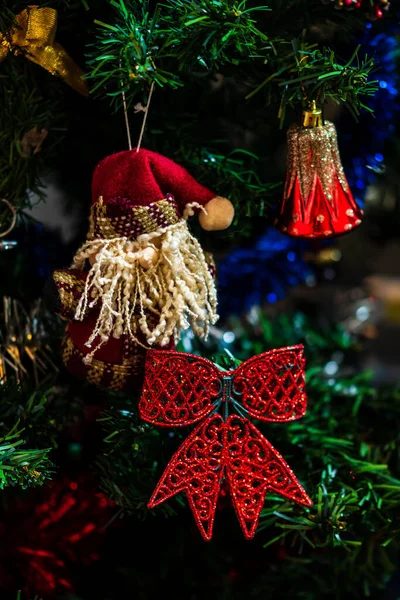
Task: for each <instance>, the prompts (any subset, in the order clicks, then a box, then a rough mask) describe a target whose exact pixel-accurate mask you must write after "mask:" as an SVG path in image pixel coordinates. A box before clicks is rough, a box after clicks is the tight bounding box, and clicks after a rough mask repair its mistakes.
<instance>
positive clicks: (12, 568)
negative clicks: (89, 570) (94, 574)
mask: <svg viewBox="0 0 400 600" xmlns="http://www.w3.org/2000/svg"><path fill="white" fill-rule="evenodd" d="M95 485H96V484H95V482H91V481H90V477H87V476H86V477H78V478H75V479H73V480H71V479H68V478H63V479H62V480H61V481H53V482H51V483H50V485H49V486H46V487H43V488H40V489H35V490H32V491H29V493H28V492H25V493H24V494H20V495H18V496H17V497H15V494H13V492H12V491H11V492H9V493H7V492H3V494H5V504H6V505H7V509H6V511H5V512H4V514H3V515H1V516H0V539H2V540H7V543H6V544H5V543H3V544H1V547H0V590H3V591H4V590H10V591H15V590H17V589H24V591H25V593H26V595H27V597H29V598H30V597H33V596H35V595H36V594H37V595H38V597H43V598H52V597H60V596H59V594H61V593H65V592H70V593H73V591H74V581H73V577H72V573H73V569H74V567H75V565H76V563H78V564H80V565H81V566H83V567H85V566H89V565H90V564H91V563H93V561H96V560H98V559H99V558H100V554H99V551H100V549H101V541H102V539H103V536H104V529H103V528H104V526H105V525H106V524H107V523H108V522H109V520H110V519H111V517H112V514H113V511H112V508H113V507H114V503H113V502H111V501H110V500H108V499H107V498H106V496H105V495H104V494H102V493H99V492H98V491H96V489H95ZM96 487H97V486H96ZM0 595H1V594H0Z"/></svg>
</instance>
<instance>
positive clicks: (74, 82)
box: [0, 6, 89, 96]
mask: <svg viewBox="0 0 400 600" xmlns="http://www.w3.org/2000/svg"><path fill="white" fill-rule="evenodd" d="M15 22H16V24H15V26H14V27H12V29H10V30H9V31H8V32H7V33H0V62H2V61H3V60H4V59H5V57H6V56H7V54H8V53H9V52H13V53H14V54H15V55H18V54H24V55H25V56H26V57H27V58H29V60H31V61H32V62H34V63H36V64H37V65H40V66H41V67H43V68H44V69H46V71H48V72H49V73H51V74H52V75H59V76H60V77H62V78H63V79H64V81H65V82H66V83H68V85H70V86H71V87H73V88H74V90H76V91H77V92H79V93H80V94H82V95H84V96H87V95H88V94H89V90H88V87H87V84H86V82H85V81H84V80H83V79H82V75H84V73H83V71H82V70H81V69H80V68H79V67H78V65H76V64H75V63H74V61H73V60H72V58H71V57H70V56H68V54H67V52H66V51H65V50H64V48H63V47H62V46H61V45H60V44H58V43H57V42H55V41H54V40H55V36H56V30H57V11H56V10H54V9H53V8H40V7H38V6H28V8H26V9H24V10H23V11H22V12H20V13H19V14H18V15H17V16H16V18H15Z"/></svg>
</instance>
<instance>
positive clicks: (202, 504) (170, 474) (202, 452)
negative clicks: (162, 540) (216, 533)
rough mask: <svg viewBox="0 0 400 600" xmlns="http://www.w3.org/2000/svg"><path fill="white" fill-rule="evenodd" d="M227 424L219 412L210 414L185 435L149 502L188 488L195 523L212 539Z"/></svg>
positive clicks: (208, 538) (160, 500)
mask: <svg viewBox="0 0 400 600" xmlns="http://www.w3.org/2000/svg"><path fill="white" fill-rule="evenodd" d="M224 428H225V424H224V421H223V420H222V417H221V416H220V415H213V416H211V417H208V418H207V419H206V420H205V421H204V422H203V423H201V424H200V425H198V426H197V427H196V429H194V430H193V431H192V433H191V434H190V435H189V436H188V437H187V438H186V440H185V441H184V442H183V444H182V445H181V446H180V447H179V448H178V450H177V452H176V453H175V454H174V456H173V457H172V459H171V460H170V462H169V463H168V465H167V467H166V469H165V471H164V473H163V475H162V477H161V479H160V481H159V482H158V484H157V486H156V489H155V490H154V492H153V495H152V497H151V498H150V501H149V503H148V507H149V508H154V507H155V506H158V504H161V503H162V502H165V500H168V499H169V498H171V497H172V496H175V495H176V494H179V493H180V492H185V493H186V495H187V497H188V500H189V504H190V507H191V509H192V512H193V516H194V518H195V520H196V524H197V526H198V528H199V530H200V533H201V535H202V536H203V538H204V539H205V540H206V541H209V540H211V537H212V532H213V526H214V518H215V511H216V508H217V500H218V496H219V492H220V488H221V483H222V479H223V475H224V473H223V471H224V467H223V443H222V438H223V435H224Z"/></svg>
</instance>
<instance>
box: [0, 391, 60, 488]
mask: <svg viewBox="0 0 400 600" xmlns="http://www.w3.org/2000/svg"><path fill="white" fill-rule="evenodd" d="M49 393H50V391H48V392H47V393H40V392H34V393H32V394H31V395H30V396H27V395H25V393H24V391H23V390H22V389H21V388H20V387H18V386H17V385H16V384H12V383H10V384H6V385H3V386H1V387H0V489H4V488H5V487H8V486H18V487H20V488H22V489H25V488H27V487H33V486H38V485H42V484H43V483H44V482H45V481H46V480H47V479H49V478H51V476H52V473H53V472H54V465H53V463H52V462H51V460H50V458H49V454H50V452H51V450H52V448H54V447H55V446H56V441H55V432H56V429H55V423H54V422H52V420H51V418H50V416H49V412H48V400H47V395H48V394H49ZM44 445H45V447H43V446H44ZM49 446H51V447H49Z"/></svg>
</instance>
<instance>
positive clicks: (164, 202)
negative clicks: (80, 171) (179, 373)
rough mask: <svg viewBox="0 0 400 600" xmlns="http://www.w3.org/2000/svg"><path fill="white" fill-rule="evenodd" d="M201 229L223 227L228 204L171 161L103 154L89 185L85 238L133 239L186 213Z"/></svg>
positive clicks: (229, 214) (143, 153)
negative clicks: (193, 216) (195, 216)
mask: <svg viewBox="0 0 400 600" xmlns="http://www.w3.org/2000/svg"><path fill="white" fill-rule="evenodd" d="M201 207H204V209H205V212H204V213H201V214H200V216H199V220H200V224H201V225H202V227H203V228H204V229H206V230H220V229H225V228H226V227H228V226H229V225H230V224H231V222H232V219H233V216H234V209H233V206H232V204H231V202H230V201H229V200H227V199H226V198H222V197H220V196H216V195H215V194H214V193H213V192H212V191H210V190H209V189H208V188H206V187H204V186H203V185H201V184H200V183H198V182H197V181H196V180H195V179H194V178H193V177H192V176H191V175H190V174H189V173H188V172H187V171H186V169H184V168H183V167H181V166H179V165H177V164H176V163H174V162H173V161H172V160H170V159H168V158H166V157H165V156H162V155H161V154H157V153H156V152H151V151H150V150H145V149H141V150H140V151H139V152H136V149H133V150H128V151H124V152H118V153H116V154H112V155H111V156H107V157H106V158H105V159H103V160H102V161H101V162H100V163H99V164H98V166H97V167H96V169H95V171H94V174H93V182H92V208H91V217H90V229H89V234H88V239H89V240H95V239H110V238H115V237H129V238H137V237H138V236H140V235H142V234H149V233H153V232H155V231H159V230H160V229H165V228H167V227H168V226H170V225H174V224H176V223H177V222H178V221H179V220H181V219H182V218H185V217H186V215H187V213H188V209H189V214H191V213H190V208H192V209H194V211H195V212H198V211H199V210H201Z"/></svg>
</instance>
